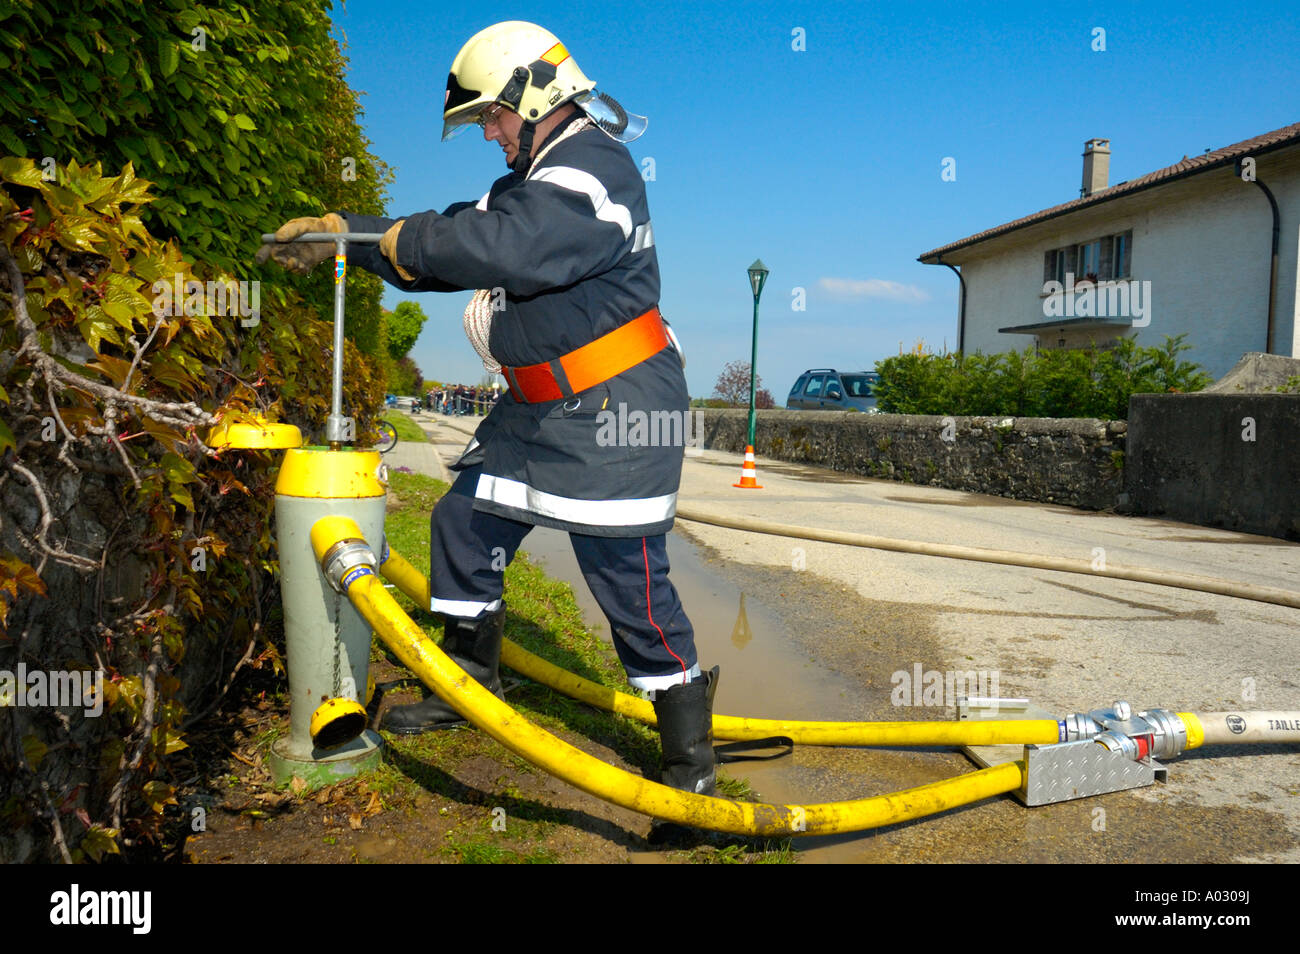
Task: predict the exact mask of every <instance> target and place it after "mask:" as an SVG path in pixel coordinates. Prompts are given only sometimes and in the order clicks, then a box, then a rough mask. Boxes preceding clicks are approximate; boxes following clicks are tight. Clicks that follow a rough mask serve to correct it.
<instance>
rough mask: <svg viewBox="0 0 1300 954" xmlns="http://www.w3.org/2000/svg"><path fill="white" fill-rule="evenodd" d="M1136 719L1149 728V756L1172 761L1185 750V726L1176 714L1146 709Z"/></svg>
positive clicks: (1162, 710) (1165, 710)
mask: <svg viewBox="0 0 1300 954" xmlns="http://www.w3.org/2000/svg"><path fill="white" fill-rule="evenodd" d="M1138 718H1140V719H1142V720H1143V721H1145V722H1146V724H1147V725H1148V726H1150V727H1151V755H1152V756H1153V757H1154V758H1158V759H1172V758H1173V757H1174V756H1176V755H1178V754H1180V753H1181V752H1183V751H1185V750H1186V748H1187V726H1186V725H1185V724H1184V723H1183V720H1182V719H1180V718H1178V713H1176V712H1170V711H1169V710H1168V709H1147V710H1145V711H1143V712H1139V713H1138Z"/></svg>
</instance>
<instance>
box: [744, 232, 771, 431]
mask: <svg viewBox="0 0 1300 954" xmlns="http://www.w3.org/2000/svg"><path fill="white" fill-rule="evenodd" d="M767 275H768V272H767V266H766V265H764V264H763V260H762V259H761V258H759V259H755V260H754V264H753V265H751V266H749V287H750V288H751V289H753V291H754V336H753V344H752V346H751V348H750V353H749V442H748V443H749V445H750V446H751V447H752V446H753V445H754V425H755V423H757V421H756V414H755V411H756V408H757V405H756V404H755V403H754V399H755V392H754V382H755V381H756V380H757V374H758V298H759V296H760V295H762V294H763V283H764V282H766V281H767Z"/></svg>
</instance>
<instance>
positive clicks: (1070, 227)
mask: <svg viewBox="0 0 1300 954" xmlns="http://www.w3.org/2000/svg"><path fill="white" fill-rule="evenodd" d="M1109 165H1110V142H1109V140H1106V139H1091V140H1089V141H1088V142H1087V144H1086V145H1085V146H1084V153H1083V188H1082V189H1081V190H1080V197H1079V198H1077V199H1074V200H1072V201H1070V202H1066V203H1063V204H1061V205H1057V206H1053V207H1052V208H1050V209H1044V210H1043V211H1041V212H1036V213H1034V214H1033V215H1028V216H1025V217H1024V218H1021V219H1016V220H1015V221H1013V222H1007V223H1006V224H1004V225H999V226H997V227H996V228H991V229H988V230H987V231H984V232H980V233H978V234H977V235H972V236H969V237H968V238H964V239H961V240H960V241H957V242H952V243H949V244H948V245H944V246H942V247H940V248H936V249H934V250H932V251H929V252H926V253H925V254H924V255H921V256H920V257H919V260H920V261H921V262H923V263H925V264H927V265H948V266H950V267H953V270H954V271H958V270H959V276H960V281H961V284H962V294H961V302H960V305H959V315H958V332H957V341H958V348H959V350H963V351H966V352H975V351H983V352H985V353H993V352H999V351H1012V350H1021V349H1023V348H1025V347H1026V346H1027V345H1030V344H1035V345H1037V347H1039V348H1061V347H1064V348H1077V347H1084V346H1087V345H1088V344H1090V343H1096V344H1099V345H1105V344H1107V343H1108V342H1113V341H1114V340H1115V339H1116V338H1117V337H1118V336H1120V335H1136V336H1137V338H1138V340H1139V342H1141V343H1142V344H1144V345H1158V344H1160V343H1161V342H1162V341H1163V340H1164V336H1165V335H1178V334H1184V333H1185V334H1186V335H1187V337H1186V339H1185V343H1186V344H1188V345H1190V346H1191V350H1190V351H1187V352H1184V353H1183V355H1182V358H1183V360H1191V361H1195V362H1197V363H1198V364H1201V365H1203V366H1204V367H1205V368H1206V370H1208V371H1209V372H1210V373H1211V374H1212V375H1214V376H1215V377H1219V376H1221V375H1223V374H1224V373H1225V372H1226V371H1227V370H1228V369H1229V368H1231V367H1232V366H1233V364H1235V363H1236V361H1237V359H1238V358H1240V357H1241V356H1242V354H1243V353H1245V352H1247V351H1263V352H1267V353H1270V354H1278V355H1284V356H1287V357H1298V358H1300V320H1298V319H1300V288H1298V287H1297V274H1298V271H1300V269H1298V268H1297V266H1298V264H1300V123H1297V124H1295V125H1292V126H1286V127H1284V128H1282V129H1278V130H1275V131H1274V132H1270V133H1265V134H1264V135H1261V136H1256V137H1254V138H1252V139H1247V140H1245V141H1244V142H1239V143H1236V144H1235V145H1231V146H1227V147H1226V148H1223V149H1218V150H1215V151H1213V152H1208V153H1206V154H1204V155H1201V156H1196V157H1195V158H1191V159H1188V158H1187V157H1184V158H1183V159H1182V160H1180V161H1179V162H1178V163H1176V164H1174V165H1172V166H1168V167H1167V168H1164V169H1159V170H1157V171H1155V172H1152V173H1149V174H1148V175H1145V176H1142V177H1141V178H1138V179H1132V180H1129V181H1127V182H1121V183H1118V184H1117V185H1113V186H1109V187H1108V186H1107V176H1108V172H1109Z"/></svg>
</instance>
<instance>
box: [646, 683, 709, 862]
mask: <svg viewBox="0 0 1300 954" xmlns="http://www.w3.org/2000/svg"><path fill="white" fill-rule="evenodd" d="M719 672H720V670H719V667H717V666H714V667H713V668H712V669H710V670H709V671H708V672H706V673H704V674H702V675H701V676H698V677H697V678H696V679H695V681H694V682H691V683H688V684H687V685H684V686H673V687H672V688H671V689H664V690H660V691H658V692H656V693H655V698H654V702H653V705H654V708H655V717H656V718H657V719H658V721H659V742H660V745H661V746H662V747H663V762H662V765H661V769H660V779H659V780H660V781H661V782H663V784H665V785H667V786H669V787H670V788H676V789H680V790H681V791H683V792H694V793H695V794H696V795H714V794H716V793H717V790H718V786H717V769H716V767H715V764H714V758H713V697H714V696H715V695H717V692H718V674H719ZM701 837H702V835H701V833H700V832H698V831H696V830H695V829H692V828H687V827H685V826H683V825H679V824H677V823H675V822H664V821H658V820H656V821H655V823H654V824H653V825H652V826H651V828H650V843H651V844H656V845H658V844H666V843H680V842H683V841H698V840H700V838H701Z"/></svg>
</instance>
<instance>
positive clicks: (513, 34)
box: [442, 20, 647, 154]
mask: <svg viewBox="0 0 1300 954" xmlns="http://www.w3.org/2000/svg"><path fill="white" fill-rule="evenodd" d="M595 89H596V84H595V83H594V82H592V81H591V80H589V79H588V78H587V77H586V75H585V74H584V73H583V72H582V70H580V69H579V68H578V64H577V63H575V62H574V60H573V57H572V56H570V55H569V51H568V50H567V49H565V47H564V44H563V43H561V42H560V41H559V40H558V39H557V38H556V37H555V34H553V33H551V32H550V31H549V30H545V29H543V28H542V27H539V26H537V25H536V24H535V23H525V22H524V21H522V20H509V21H507V22H505V23H498V24H495V25H494V26H490V27H488V28H487V29H485V30H480V31H479V32H478V33H475V34H474V35H473V36H472V37H470V39H469V42H468V43H466V44H465V45H464V46H463V47H461V49H460V52H459V53H457V54H456V59H455V60H453V61H452V64H451V72H450V73H449V74H448V76H447V95H446V98H445V99H444V106H443V113H442V118H443V130H442V138H443V139H444V140H446V139H451V138H452V137H453V136H456V135H457V134H459V133H461V132H463V131H464V130H465V128H466V127H467V126H469V125H471V124H473V123H474V122H476V121H477V120H478V118H479V115H480V114H481V113H482V112H483V110H484V109H486V108H487V107H488V106H491V105H492V104H493V103H502V104H503V105H505V106H508V107H509V108H510V109H512V110H514V111H515V112H516V113H518V114H519V115H520V116H521V117H522V118H523V120H524V124H525V132H526V133H527V139H528V142H529V145H531V140H532V135H531V128H530V127H533V126H535V125H536V124H537V123H538V122H540V121H541V120H543V119H545V118H546V117H547V116H548V115H550V114H551V113H552V112H554V111H555V110H556V109H557V108H558V107H560V106H562V105H563V104H565V103H568V102H574V103H576V104H577V105H578V106H580V107H582V109H583V110H585V111H586V112H587V114H588V115H589V116H590V117H591V119H592V120H593V121H594V122H595V123H596V125H597V127H598V128H600V129H601V131H603V132H604V133H605V134H606V135H608V136H610V137H611V138H613V139H616V140H618V141H619V142H631V141H632V140H633V139H636V138H637V137H638V136H640V135H641V134H642V133H643V132H645V128H646V125H647V121H646V118H645V117H644V116H637V115H635V114H631V113H627V112H625V111H624V110H623V108H622V107H621V106H620V105H619V104H618V103H617V102H616V101H615V100H614V99H613V97H611V96H609V95H607V94H605V93H596V92H595ZM522 144H523V137H521V145H522ZM529 151H530V150H529V149H522V150H521V152H522V153H525V154H526V153H527V152H529Z"/></svg>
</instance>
